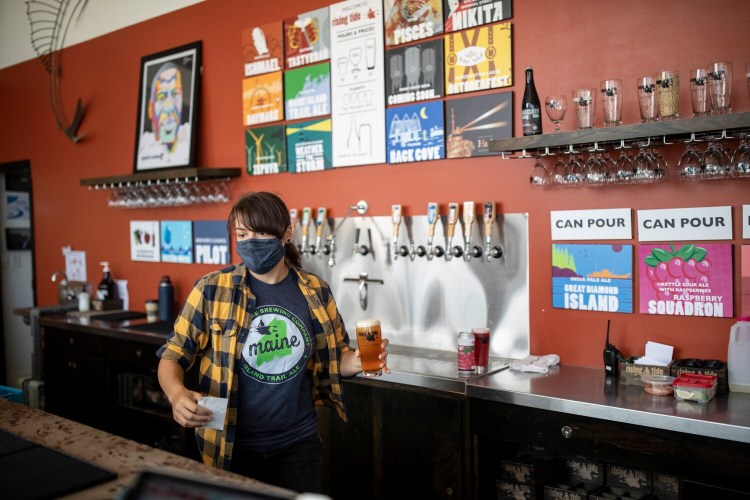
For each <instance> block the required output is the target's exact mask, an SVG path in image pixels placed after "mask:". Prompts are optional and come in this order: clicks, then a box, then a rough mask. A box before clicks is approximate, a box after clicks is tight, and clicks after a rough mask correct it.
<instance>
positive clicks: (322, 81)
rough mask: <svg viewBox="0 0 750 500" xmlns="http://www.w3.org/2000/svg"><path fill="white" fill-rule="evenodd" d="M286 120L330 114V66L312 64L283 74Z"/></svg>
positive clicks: (326, 64)
mask: <svg viewBox="0 0 750 500" xmlns="http://www.w3.org/2000/svg"><path fill="white" fill-rule="evenodd" d="M284 100H285V114H286V119H287V120H300V119H302V118H313V117H315V116H322V115H330V114H331V65H330V64H329V63H322V64H313V65H312V66H305V67H304V68H297V69H290V70H289V71H286V72H284Z"/></svg>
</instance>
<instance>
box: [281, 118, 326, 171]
mask: <svg viewBox="0 0 750 500" xmlns="http://www.w3.org/2000/svg"><path fill="white" fill-rule="evenodd" d="M286 136H287V139H286V143H287V151H288V156H289V170H290V171H291V172H299V173H302V172H317V171H319V170H327V169H330V168H331V167H332V166H333V163H332V152H331V119H330V118H325V119H322V120H311V121H307V122H299V123H293V124H290V125H287V127H286Z"/></svg>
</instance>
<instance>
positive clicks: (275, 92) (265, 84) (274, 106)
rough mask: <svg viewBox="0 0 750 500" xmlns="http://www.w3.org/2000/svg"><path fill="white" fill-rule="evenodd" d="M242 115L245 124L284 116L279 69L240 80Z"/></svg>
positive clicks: (271, 120) (259, 122)
mask: <svg viewBox="0 0 750 500" xmlns="http://www.w3.org/2000/svg"><path fill="white" fill-rule="evenodd" d="M242 116H243V122H244V123H243V124H244V125H245V126H247V125H259V124H261V123H269V122H277V121H279V120H281V119H283V118H284V96H283V94H282V92H281V71H277V72H275V73H267V74H265V75H258V76H251V77H249V78H245V79H243V80H242Z"/></svg>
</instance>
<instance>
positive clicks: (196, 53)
mask: <svg viewBox="0 0 750 500" xmlns="http://www.w3.org/2000/svg"><path fill="white" fill-rule="evenodd" d="M201 71H202V66H201V42H200V41H198V42H194V43H190V44H187V45H183V46H181V47H176V48H174V49H169V50H165V51H163V52H159V53H156V54H151V55H148V56H144V57H143V58H141V78H140V84H139V91H138V122H137V124H136V138H135V163H134V168H133V171H134V172H135V173H138V172H144V171H148V170H154V169H164V168H178V167H192V166H193V161H194V158H195V145H196V141H197V130H198V95H199V94H200V76H201Z"/></svg>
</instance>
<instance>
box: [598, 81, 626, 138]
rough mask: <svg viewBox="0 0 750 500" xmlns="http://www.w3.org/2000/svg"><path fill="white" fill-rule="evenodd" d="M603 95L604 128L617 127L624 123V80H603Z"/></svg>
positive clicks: (600, 85) (600, 86)
mask: <svg viewBox="0 0 750 500" xmlns="http://www.w3.org/2000/svg"><path fill="white" fill-rule="evenodd" d="M599 89H600V91H601V93H602V110H603V112H604V126H605V127H611V126H615V127H616V126H617V125H619V124H620V122H621V121H622V80H603V81H601V82H600V83H599Z"/></svg>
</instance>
